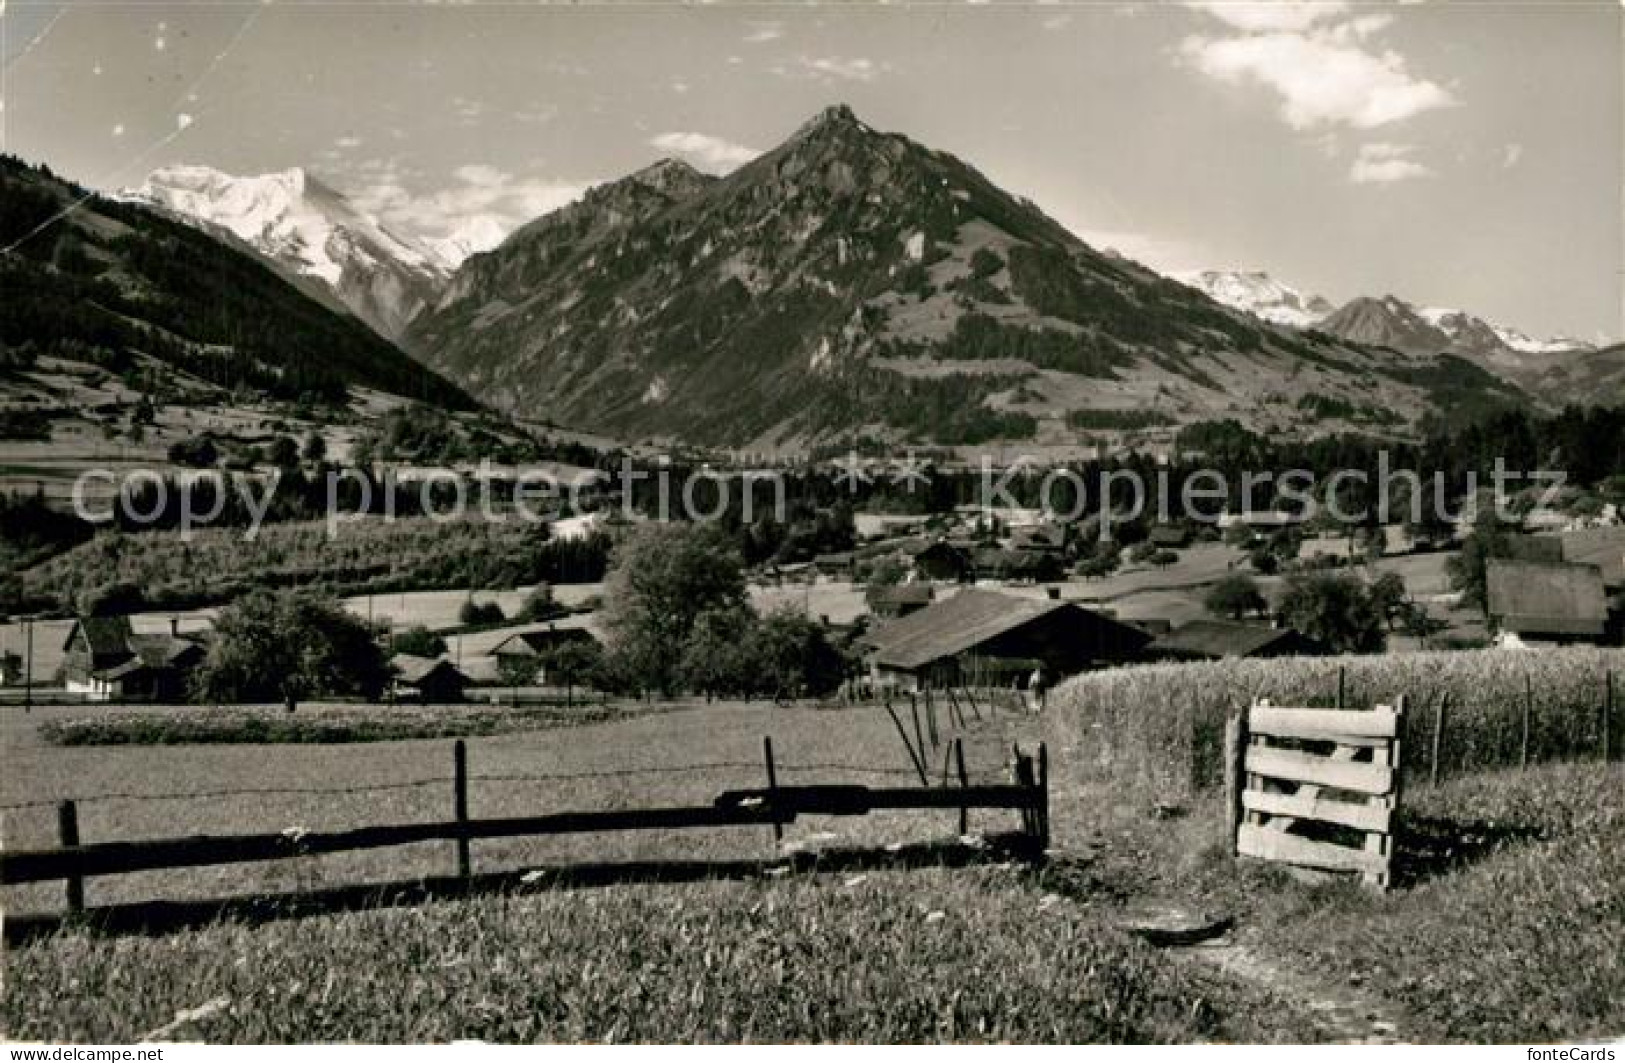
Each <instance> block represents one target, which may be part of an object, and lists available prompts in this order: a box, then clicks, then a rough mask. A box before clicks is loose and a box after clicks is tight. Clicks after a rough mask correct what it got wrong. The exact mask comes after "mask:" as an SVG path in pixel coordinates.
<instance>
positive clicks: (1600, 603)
mask: <svg viewBox="0 0 1625 1063" xmlns="http://www.w3.org/2000/svg"><path fill="white" fill-rule="evenodd" d="M1486 575H1487V599H1488V612H1489V616H1490V622H1491V623H1492V624H1493V625H1494V628H1495V632H1496V636H1495V641H1496V644H1497V645H1499V646H1504V647H1508V648H1519V647H1525V646H1529V645H1531V644H1545V643H1565V642H1591V643H1601V642H1603V641H1605V640H1606V638H1607V634H1608V599H1607V596H1606V595H1605V593H1604V591H1603V582H1602V570H1601V569H1599V568H1598V567H1597V566H1596V565H1575V564H1568V563H1565V562H1561V561H1504V560H1499V559H1493V560H1491V561H1490V562H1489V567H1488V570H1487V573H1486Z"/></svg>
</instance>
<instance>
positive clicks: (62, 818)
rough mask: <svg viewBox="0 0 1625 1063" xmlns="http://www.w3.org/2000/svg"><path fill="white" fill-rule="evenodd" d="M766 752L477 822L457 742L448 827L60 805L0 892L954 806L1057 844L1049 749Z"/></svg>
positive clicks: (1, 863) (460, 854) (12, 860)
mask: <svg viewBox="0 0 1625 1063" xmlns="http://www.w3.org/2000/svg"><path fill="white" fill-rule="evenodd" d="M763 745H764V751H765V752H766V755H767V760H766V768H767V772H766V775H767V779H768V785H767V786H765V787H761V788H749V789H734V790H727V791H724V792H723V793H721V794H719V795H718V796H717V798H716V799H715V800H714V801H713V802H712V803H711V804H709V805H686V806H675V807H666V808H633V809H611V810H591V811H569V812H553V813H547V814H543V815H535V816H509V817H500V818H487V819H472V818H470V817H469V815H468V783H469V779H470V775H469V773H468V770H467V750H466V746H465V745H464V743H463V742H462V741H460V740H459V741H458V742H456V743H455V744H454V746H453V763H454V772H453V777H452V780H451V781H452V783H453V809H454V812H453V818H452V819H449V820H440V821H434V822H422V823H402V824H383V825H376V826H366V827H357V828H353V829H349V830H342V831H304V830H298V829H289V830H285V831H280V832H276V833H255V834H231V835H195V836H191V837H176V838H158V839H143V840H138V841H107V842H82V841H81V840H80V837H79V830H78V815H77V807H76V805H75V803H74V802H72V801H64V802H61V804H60V806H59V819H58V822H59V830H60V838H61V845H60V846H59V847H58V848H55V849H36V850H12V851H7V852H0V886H15V885H23V884H27V883H37V882H51V881H65V882H66V884H67V902H68V908H69V910H70V911H78V910H81V909H82V908H83V905H84V880H85V879H86V878H90V877H99V876H109V875H123V874H130V873H133V872H140V871H157V870H168V869H176V868H187V867H202V866H214V865H224V864H240V863H253V862H258V861H265V860H282V859H288V858H294V857H305V856H318V855H323V854H329V853H340V852H352V851H359V850H366V849H379V848H386V847H391V846H399V845H413V844H418V843H423V842H443V841H449V842H454V843H455V844H456V849H457V873H458V875H459V876H460V877H461V878H465V879H466V878H469V877H470V876H471V875H472V860H471V857H470V853H469V843H470V842H472V841H477V840H482V839H493V838H514V837H538V836H549V835H566V834H592V833H601V832H615V831H639V830H686V829H694V828H720V827H770V828H773V830H774V833H775V838H777V836H778V834H779V832H781V831H782V829H783V828H784V826H786V825H788V824H790V823H793V822H795V821H796V820H797V819H798V818H799V817H801V816H862V815H867V814H869V813H871V812H879V811H899V810H922V811H924V810H935V809H942V810H956V811H958V813H959V820H958V822H959V825H960V832H961V833H964V829H965V824H966V820H967V817H968V814H969V812H970V810H972V809H992V810H1008V811H1015V812H1019V813H1020V814H1021V820H1022V825H1023V832H1024V833H1025V834H1026V836H1027V838H1028V840H1029V841H1030V842H1031V846H1030V847H1031V848H1032V849H1033V850H1034V851H1036V852H1039V853H1041V852H1042V851H1043V850H1044V848H1046V847H1047V846H1048V844H1049V796H1048V787H1049V769H1048V754H1047V752H1046V750H1045V749H1044V747H1043V746H1040V747H1039V749H1038V753H1037V758H1036V761H1035V760H1034V758H1033V757H1030V756H1026V755H1023V754H1021V753H1020V752H1019V750H1018V751H1017V755H1016V758H1015V761H1014V763H1013V765H1012V774H1013V781H1012V782H1010V783H1005V784H979V785H972V784H970V783H969V782H968V780H966V777H965V775H964V774H963V768H962V760H961V772H960V775H959V778H960V780H961V784H960V785H958V786H945V787H935V788H933V787H929V786H926V787H869V786H864V785H858V784H844V783H843V784H819V785H804V786H793V785H781V784H779V783H778V781H777V772H776V767H775V765H774V763H773V759H772V746H771V743H770V742H766V741H764V743H763ZM960 756H961V758H962V756H963V754H962V753H960ZM1035 765H1036V767H1035Z"/></svg>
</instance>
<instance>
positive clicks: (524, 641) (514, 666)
mask: <svg viewBox="0 0 1625 1063" xmlns="http://www.w3.org/2000/svg"><path fill="white" fill-rule="evenodd" d="M596 642H598V636H597V634H596V633H595V632H594V631H593V630H592V618H591V617H589V616H586V615H581V614H578V615H576V616H568V617H565V618H564V619H562V620H557V621H554V622H553V623H551V624H548V625H547V627H545V628H540V629H538V630H535V631H521V632H519V633H518V634H514V635H509V636H508V637H507V638H505V639H503V640H502V641H501V642H499V643H497V645H496V647H495V648H494V649H492V650H491V656H492V657H494V658H496V661H497V665H498V667H499V668H500V669H501V671H502V673H503V674H505V675H514V674H517V673H518V672H519V671H521V670H523V669H524V668H525V667H527V666H528V667H529V668H531V669H534V671H535V674H536V682H539V683H540V682H545V681H546V675H545V672H544V668H543V658H545V657H546V655H547V654H548V653H550V652H552V651H553V650H555V649H557V648H558V647H560V646H566V645H569V644H570V643H596Z"/></svg>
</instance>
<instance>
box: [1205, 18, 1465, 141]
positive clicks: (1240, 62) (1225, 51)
mask: <svg viewBox="0 0 1625 1063" xmlns="http://www.w3.org/2000/svg"><path fill="white" fill-rule="evenodd" d="M1189 6H1191V7H1195V8H1197V9H1199V10H1201V11H1204V12H1206V13H1207V14H1209V15H1211V16H1213V17H1214V18H1217V19H1219V20H1220V21H1222V22H1224V23H1226V24H1227V25H1228V26H1230V27H1231V28H1232V29H1234V30H1239V31H1241V32H1239V33H1232V34H1230V35H1227V36H1220V37H1211V36H1204V35H1195V36H1191V37H1188V38H1186V39H1185V41H1184V42H1183V43H1182V44H1181V45H1180V54H1181V55H1182V56H1183V57H1184V58H1185V60H1186V61H1187V62H1189V63H1190V64H1191V65H1192V66H1194V67H1195V68H1196V69H1197V70H1200V71H1201V72H1202V73H1204V74H1206V75H1207V76H1208V77H1211V78H1214V79H1215V80H1218V81H1223V82H1227V83H1230V84H1258V85H1262V86H1264V87H1266V88H1268V89H1271V90H1272V91H1273V92H1274V93H1275V94H1276V96H1277V97H1279V100H1280V108H1281V118H1282V119H1283V120H1284V121H1285V122H1286V123H1287V124H1288V125H1290V126H1292V128H1294V129H1319V128H1327V127H1337V126H1348V127H1352V128H1355V129H1375V128H1377V127H1378V126H1384V125H1388V124H1390V123H1393V122H1400V121H1404V120H1405V119H1407V118H1411V117H1413V116H1415V115H1418V114H1422V113H1424V112H1426V111H1431V110H1435V109H1437V108H1440V107H1447V106H1450V105H1451V104H1453V103H1454V102H1455V100H1454V99H1453V98H1452V97H1451V95H1450V93H1449V92H1448V91H1447V90H1445V89H1444V88H1443V87H1441V86H1440V85H1438V84H1437V83H1435V82H1433V81H1429V80H1427V79H1426V78H1421V77H1417V76H1415V75H1413V74H1412V73H1411V72H1410V70H1409V68H1408V66H1407V64H1406V61H1405V58H1404V56H1402V55H1400V54H1399V53H1397V52H1395V51H1393V50H1392V49H1380V48H1378V47H1376V46H1375V45H1374V44H1373V42H1372V38H1373V37H1375V36H1376V35H1377V34H1379V33H1381V32H1382V31H1383V30H1385V29H1386V28H1388V26H1389V25H1390V24H1391V23H1392V21H1393V17H1392V16H1391V15H1389V14H1384V13H1377V14H1366V15H1360V16H1358V17H1355V18H1349V19H1342V18H1339V17H1338V16H1341V15H1342V14H1343V12H1344V10H1345V9H1346V7H1347V5H1346V4H1342V3H1332V2H1327V3H1287V2H1283V3H1262V4H1252V3H1224V2H1222V0H1213V2H1192V3H1190V4H1189Z"/></svg>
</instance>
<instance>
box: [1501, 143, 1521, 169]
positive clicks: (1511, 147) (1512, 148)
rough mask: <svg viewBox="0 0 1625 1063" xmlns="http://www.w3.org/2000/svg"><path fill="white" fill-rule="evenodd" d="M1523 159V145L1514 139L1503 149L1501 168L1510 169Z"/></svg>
mask: <svg viewBox="0 0 1625 1063" xmlns="http://www.w3.org/2000/svg"><path fill="white" fill-rule="evenodd" d="M1522 161H1523V145H1522V144H1520V143H1518V142H1517V141H1513V142H1512V143H1510V144H1508V145H1506V146H1505V147H1503V148H1502V149H1501V168H1502V169H1503V170H1510V169H1512V168H1513V167H1514V166H1516V165H1518V163H1520V162H1522Z"/></svg>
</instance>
